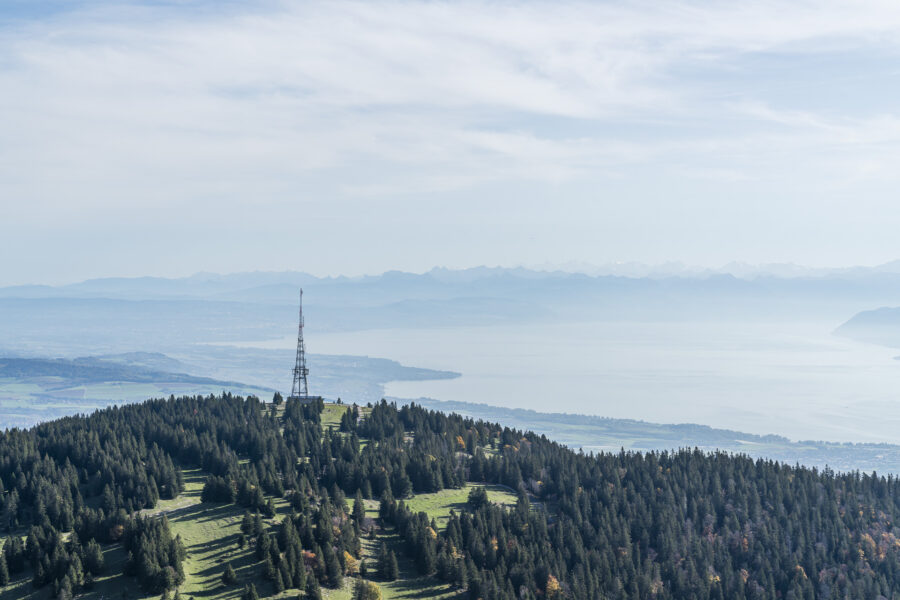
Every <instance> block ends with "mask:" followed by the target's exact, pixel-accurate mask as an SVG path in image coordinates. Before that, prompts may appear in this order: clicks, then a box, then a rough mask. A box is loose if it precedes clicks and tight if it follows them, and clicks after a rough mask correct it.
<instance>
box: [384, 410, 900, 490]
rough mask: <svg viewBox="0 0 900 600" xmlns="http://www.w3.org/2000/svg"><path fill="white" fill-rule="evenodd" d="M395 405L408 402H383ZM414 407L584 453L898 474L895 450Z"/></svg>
mask: <svg viewBox="0 0 900 600" xmlns="http://www.w3.org/2000/svg"><path fill="white" fill-rule="evenodd" d="M389 399H390V400H394V401H396V402H398V403H401V404H402V403H405V402H409V400H402V399H400V398H389ZM416 403H418V404H420V405H422V406H425V407H426V408H430V409H433V410H439V411H443V412H447V413H449V412H454V413H458V414H461V415H464V416H467V417H472V418H474V419H483V420H486V421H499V422H501V423H503V424H504V425H506V426H508V427H513V428H516V429H530V430H532V431H534V432H536V433H539V434H543V435H546V436H547V437H549V438H550V439H552V440H554V441H556V442H559V443H561V444H564V445H566V446H568V447H570V448H573V449H575V450H579V449H581V450H584V451H585V452H589V451H593V452H598V451H606V452H618V451H619V450H620V449H622V448H624V449H625V450H637V451H644V452H646V451H648V450H672V449H674V448H700V449H701V450H706V451H717V450H722V451H726V452H731V453H736V454H746V455H748V456H750V457H752V458H764V459H771V460H777V461H778V462H782V463H786V464H789V465H793V464H801V465H804V466H806V467H815V468H818V469H820V470H821V469H825V468H831V469H833V470H836V471H845V472H847V471H863V472H869V473H871V472H872V471H877V472H879V473H882V474H885V475H886V474H888V473H890V474H893V475H895V476H896V475H898V474H900V445H897V444H866V443H839V442H826V441H821V440H801V441H792V440H789V439H788V438H786V437H783V436H780V435H754V434H752V433H747V432H744V431H732V430H729V429H716V428H714V427H708V426H706V425H697V424H694V423H679V424H664V423H650V422H647V421H637V420H633V419H612V418H609V417H598V416H592V415H580V414H568V413H547V412H537V411H533V410H526V409H522V408H503V407H499V406H488V405H486V404H475V403H471V402H450V401H441V400H433V399H431V398H419V399H417V400H416Z"/></svg>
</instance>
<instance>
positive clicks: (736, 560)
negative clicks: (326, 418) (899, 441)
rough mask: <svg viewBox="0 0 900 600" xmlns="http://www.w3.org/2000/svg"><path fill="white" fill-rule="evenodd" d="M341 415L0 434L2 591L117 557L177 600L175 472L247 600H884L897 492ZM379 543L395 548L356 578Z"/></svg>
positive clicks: (103, 418) (889, 485)
mask: <svg viewBox="0 0 900 600" xmlns="http://www.w3.org/2000/svg"><path fill="white" fill-rule="evenodd" d="M336 408H337V410H338V411H339V412H340V419H339V420H338V421H337V422H335V423H329V424H327V425H326V424H325V423H324V422H323V420H322V414H323V410H324V409H325V405H324V404H323V403H322V402H321V401H318V402H313V403H306V404H304V403H300V402H298V401H291V400H288V401H284V400H283V399H282V398H281V396H280V395H277V394H276V396H275V397H274V398H273V400H272V401H271V402H263V401H261V400H260V399H258V398H256V397H252V396H251V397H247V398H244V397H239V396H233V395H230V394H227V393H225V394H223V395H220V396H197V397H181V398H175V397H170V398H168V399H157V400H149V401H146V402H143V403H140V404H131V405H126V406H121V407H111V408H107V409H103V410H99V411H96V412H94V413H93V414H91V415H86V416H85V415H81V416H73V417H67V418H63V419H59V420H56V421H52V422H48V423H44V424H41V425H38V426H35V427H33V428H31V429H28V430H20V429H12V430H6V431H4V432H3V433H0V498H2V501H0V516H2V520H0V530H2V533H3V535H4V537H5V539H4V542H3V552H2V554H0V584H2V585H4V586H6V585H11V583H10V582H11V581H13V580H14V579H16V578H19V579H21V578H22V577H24V576H27V577H28V578H29V581H30V584H29V585H30V586H31V587H32V588H33V589H37V590H46V592H42V593H46V595H45V596H42V597H47V598H61V599H66V600H67V599H69V598H73V597H76V596H78V595H79V594H83V593H88V592H90V590H91V589H92V586H94V583H95V581H96V580H97V579H98V578H100V577H105V576H108V575H109V571H110V569H112V568H113V567H112V566H111V565H110V564H106V563H105V561H104V552H105V551H106V550H108V549H110V548H121V550H122V551H123V552H124V553H125V555H126V557H127V558H126V560H124V562H123V563H122V564H121V565H120V566H118V567H116V568H121V570H122V573H123V574H124V575H125V576H127V577H129V578H134V580H135V581H136V582H138V583H139V585H140V587H141V589H142V590H143V593H145V594H146V595H148V596H149V595H154V596H155V597H160V596H163V597H177V596H179V594H180V587H181V586H182V584H183V582H184V580H185V572H184V561H185V559H186V548H185V544H184V543H183V540H182V539H181V537H180V536H179V535H178V534H176V533H173V530H172V528H171V527H170V524H169V521H168V518H167V516H166V513H165V512H159V511H155V510H154V509H155V508H156V507H158V506H159V505H160V502H167V501H170V500H173V499H177V498H179V496H180V495H181V494H183V492H184V489H185V482H184V472H185V471H186V470H188V469H191V470H200V471H201V472H202V473H204V474H205V475H204V476H205V483H204V484H203V486H202V493H201V497H200V501H202V502H203V503H204V504H212V505H223V506H226V505H233V506H235V507H236V509H237V510H239V511H241V512H242V514H243V518H242V520H241V523H240V533H239V534H238V535H237V537H236V539H235V540H233V542H234V544H235V545H236V546H237V547H240V548H243V549H249V550H250V551H251V553H252V554H251V556H252V561H253V562H252V565H253V566H252V569H253V570H255V572H256V573H257V574H258V577H257V578H256V579H254V580H253V581H249V580H246V578H245V579H244V580H242V579H241V577H239V576H238V574H237V573H236V572H235V570H234V569H233V568H232V565H231V564H227V565H225V566H223V567H222V568H221V576H220V577H218V578H217V584H216V585H219V586H223V588H227V589H233V590H234V594H235V596H240V597H242V598H246V599H247V600H252V599H254V598H262V597H267V596H273V595H285V594H291V595H292V596H291V597H297V596H298V595H299V596H300V597H307V598H322V597H330V596H329V594H330V593H332V592H331V590H352V592H351V593H352V596H353V597H354V598H380V597H381V591H380V588H379V586H383V585H386V582H390V581H393V580H396V579H397V578H398V577H400V576H401V574H400V572H399V569H398V553H399V558H400V559H403V560H406V561H408V562H409V564H411V565H412V568H414V569H415V571H416V572H417V573H418V574H419V575H421V576H423V577H428V578H432V579H434V580H436V581H439V582H441V584H442V585H444V586H445V589H446V590H449V592H448V593H449V594H450V595H451V597H458V598H461V599H471V600H476V599H481V600H513V599H520V600H529V599H530V600H537V599H539V598H542V599H543V598H546V599H548V600H549V599H584V598H610V599H612V598H616V599H619V598H621V599H639V598H659V599H680V598H685V599H687V598H692V599H693V598H697V599H707V598H709V599H718V598H722V599H724V598H729V599H731V598H736V599H743V598H746V599H772V600H775V599H798V600H799V599H806V598H879V597H884V598H890V599H893V598H900V529H898V527H897V525H896V523H897V522H898V519H900V482H898V480H897V479H896V478H893V477H891V476H888V477H884V476H880V475H878V474H877V473H871V474H864V473H858V472H853V473H837V472H834V471H831V470H829V469H824V470H816V469H809V468H804V467H799V466H790V465H784V464H780V463H778V462H774V461H770V460H763V459H751V458H748V457H746V456H741V455H732V454H728V453H724V452H715V453H708V452H701V451H698V450H691V449H682V450H677V451H673V452H646V453H640V452H625V451H621V452H618V453H600V454H585V453H581V452H578V453H576V452H573V451H571V450H570V449H568V448H566V447H565V446H562V445H560V444H558V443H556V442H553V441H551V440H549V439H547V438H546V437H544V436H539V435H536V434H534V433H531V432H527V431H521V430H517V429H512V428H509V427H505V426H503V425H501V424H497V423H490V422H487V421H483V420H475V419H471V418H465V417H462V416H460V415H456V414H444V413H441V412H437V411H432V410H427V409H425V408H423V407H421V406H417V405H415V404H410V405H406V406H402V407H398V406H396V405H394V404H392V403H388V402H385V401H381V402H379V403H375V404H374V405H366V406H357V405H347V406H339V407H336ZM474 484H495V485H499V486H504V487H505V488H508V489H510V490H512V491H513V493H514V495H515V498H516V501H515V504H514V505H512V506H502V505H499V504H495V503H492V502H491V501H490V498H489V497H488V495H487V493H486V492H485V488H484V487H483V486H480V485H474ZM466 485H468V486H469V487H468V488H467V489H470V490H471V491H470V492H469V494H468V502H467V503H466V506H465V507H464V510H451V511H450V512H449V515H448V516H446V518H445V519H443V520H442V521H441V522H440V523H439V522H438V520H437V519H436V516H435V515H434V514H429V513H428V512H427V511H416V510H413V509H411V508H410V506H411V505H413V503H414V500H415V499H416V498H417V497H419V496H420V495H422V494H431V493H435V492H440V491H441V490H446V489H461V488H462V487H463V486H466ZM367 503H369V505H370V506H377V513H376V514H374V518H373V517H369V516H367V508H366V507H367ZM383 531H391V532H392V533H394V534H396V536H398V538H399V541H400V544H399V546H395V547H390V548H389V547H388V546H387V545H385V544H383V543H382V544H381V545H380V549H379V551H378V552H377V556H374V557H373V556H369V557H368V558H366V556H365V553H364V552H363V550H362V546H363V542H364V541H366V540H373V539H376V540H377V539H378V538H377V537H376V534H377V533H378V532H383ZM228 543H229V544H230V543H232V542H231V541H229V542H228ZM445 597H446V596H445Z"/></svg>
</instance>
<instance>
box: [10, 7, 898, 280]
mask: <svg viewBox="0 0 900 600" xmlns="http://www.w3.org/2000/svg"><path fill="white" fill-rule="evenodd" d="M897 98H900V5H898V4H897V3H896V2H895V1H881V2H879V1H873V2H855V3H848V2H842V1H833V0H818V1H816V2H805V1H798V0H790V1H784V2H781V1H759V2H743V3H737V2H716V1H711V0H708V1H704V2H683V1H678V0H675V1H671V2H590V3H582V2H566V1H554V2H537V1H525V2H515V1H505V2H503V1H494V2H467V1H465V0H463V1H453V2H443V1H439V0H430V1H427V2H417V1H414V0H404V1H385V2H381V1H367V2H340V1H337V2H335V1H331V2H316V1H309V2H275V1H269V0H264V1H260V0H246V1H241V2H218V1H217V2H212V1H206V0H203V1H201V0H197V1H193V0H170V1H167V2H115V3H113V2H107V1H103V0H94V1H91V2H82V1H79V0H54V1H51V0H48V1H43V2H42V1H35V0H4V2H2V3H0V265H2V268H0V284H2V285H11V284H19V283H62V282H68V281H76V280H80V279H85V278H89V277H100V276H139V275H165V276H183V275H188V274H190V273H194V272H197V271H217V272H234V271H248V270H288V269H290V270H293V269H296V270H302V271H307V272H310V273H314V274H318V275H326V274H348V275H353V274H359V273H377V272H382V271H385V270H389V269H401V270H410V271H424V270H427V269H429V268H431V267H433V266H447V267H452V268H461V267H468V266H474V265H481V264H489V265H505V266H515V265H548V264H566V263H579V264H604V263H608V262H613V261H637V262H645V263H664V262H669V261H682V262H684V263H687V264H691V265H700V266H717V265H722V264H725V263H728V262H731V261H744V262H749V263H766V262H793V263H799V264H805V265H811V266H849V265H854V264H878V263H882V262H887V261H890V260H894V259H897V258H900V235H898V233H897V232H898V231H900V206H898V198H900V195H898V192H897V190H898V189H900V188H898V183H900V169H898V168H897V165H898V164H900V112H898V111H900V105H898V104H897V102H896V100H897Z"/></svg>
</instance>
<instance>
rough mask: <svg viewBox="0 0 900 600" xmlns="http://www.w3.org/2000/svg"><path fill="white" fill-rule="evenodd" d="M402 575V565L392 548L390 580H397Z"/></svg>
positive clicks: (388, 577)
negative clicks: (399, 563) (398, 562)
mask: <svg viewBox="0 0 900 600" xmlns="http://www.w3.org/2000/svg"><path fill="white" fill-rule="evenodd" d="M398 577H400V566H399V565H398V564H397V555H396V554H394V551H393V550H391V552H390V554H389V555H388V576H387V579H388V581H396V580H397V578H398Z"/></svg>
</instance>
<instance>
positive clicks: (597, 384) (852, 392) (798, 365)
mask: <svg viewBox="0 0 900 600" xmlns="http://www.w3.org/2000/svg"><path fill="white" fill-rule="evenodd" d="M836 326H837V323H800V324H796V323H790V324H786V323H771V324H758V323H754V324H746V323H709V322H705V323H609V322H600V323H576V324H572V323H570V324H553V325H549V324H537V325H536V324H531V325H522V326H507V325H504V326H487V327H461V328H453V329H450V328H435V329H376V330H367V331H355V332H341V333H316V332H312V331H311V332H309V334H308V335H307V345H308V349H309V351H310V352H314V353H323V354H357V355H360V354H362V355H369V356H377V357H384V358H390V359H394V360H398V361H400V362H401V363H403V364H406V365H409V366H416V367H427V368H432V369H446V370H453V371H458V372H460V373H462V377H460V378H457V379H452V380H440V381H412V382H392V383H390V384H388V385H387V387H386V390H385V393H386V395H388V396H394V397H400V398H419V397H430V398H435V399H439V400H459V401H464V402H478V403H484V404H492V405H496V406H505V407H518V408H529V409H534V410H538V411H543V412H569V413H584V414H591V415H602V416H607V417H618V418H630V419H642V420H646V421H653V422H660V423H688V422H689V423H701V424H705V425H710V426H713V427H722V428H728V429H735V430H739V431H745V432H750V433H757V434H767V433H777V434H780V435H785V436H787V437H789V438H791V439H795V440H799V439H817V440H830V441H855V442H863V441H866V442H873V441H875V442H879V441H881V442H891V443H898V442H900V361H896V360H894V356H895V355H896V354H897V351H896V350H892V349H890V348H884V347H880V346H874V345H869V344H863V343H858V342H853V341H849V340H845V339H842V338H838V337H835V336H833V335H831V333H830V332H831V331H832V330H833V329H834V328H835V327H836ZM294 343H295V340H294V339H293V338H286V339H284V340H275V341H269V342H265V343H263V344H254V345H262V346H266V347H291V345H292V344H294ZM310 377H311V384H313V383H314V379H315V374H314V373H313V374H311V375H310Z"/></svg>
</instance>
